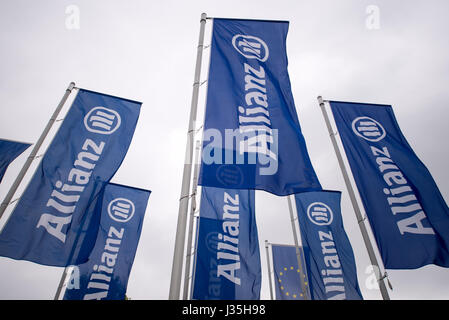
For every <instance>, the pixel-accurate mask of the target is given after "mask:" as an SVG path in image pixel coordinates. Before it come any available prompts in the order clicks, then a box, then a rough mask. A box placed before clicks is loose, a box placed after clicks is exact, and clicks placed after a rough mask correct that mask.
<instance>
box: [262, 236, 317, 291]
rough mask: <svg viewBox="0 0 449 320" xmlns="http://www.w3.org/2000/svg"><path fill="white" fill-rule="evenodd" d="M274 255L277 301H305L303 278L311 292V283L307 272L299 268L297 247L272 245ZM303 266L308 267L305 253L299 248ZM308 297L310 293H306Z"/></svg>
mask: <svg viewBox="0 0 449 320" xmlns="http://www.w3.org/2000/svg"><path fill="white" fill-rule="evenodd" d="M271 252H272V255H273V270H274V282H275V288H276V300H304V298H305V296H304V292H302V286H301V277H303V278H304V285H305V287H306V289H307V290H308V291H309V287H308V286H309V281H308V278H307V273H306V270H305V269H304V270H301V269H300V268H299V266H298V258H297V256H296V247H295V246H288V245H277V244H272V245H271ZM299 252H300V258H301V265H302V266H303V268H304V267H305V266H306V263H305V260H304V251H303V248H302V247H299ZM306 295H307V296H310V295H309V292H307V293H306Z"/></svg>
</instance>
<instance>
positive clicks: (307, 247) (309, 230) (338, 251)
mask: <svg viewBox="0 0 449 320" xmlns="http://www.w3.org/2000/svg"><path fill="white" fill-rule="evenodd" d="M295 200H296V208H297V213H298V223H299V225H300V230H301V239H302V246H303V247H304V252H306V254H305V260H306V263H307V266H308V267H307V274H308V277H309V282H310V288H311V296H312V299H313V300H361V299H363V297H362V293H361V292H360V288H359V284H358V280H357V270H356V264H355V258H354V253H353V251H352V247H351V243H350V242H349V239H348V236H347V235H346V232H345V230H344V227H343V220H342V217H341V209H340V201H341V192H339V191H316V192H304V193H298V194H296V195H295Z"/></svg>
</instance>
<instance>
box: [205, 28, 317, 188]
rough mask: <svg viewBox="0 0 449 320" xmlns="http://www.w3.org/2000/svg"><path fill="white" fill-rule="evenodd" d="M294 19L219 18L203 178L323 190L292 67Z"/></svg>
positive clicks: (228, 184)
mask: <svg viewBox="0 0 449 320" xmlns="http://www.w3.org/2000/svg"><path fill="white" fill-rule="evenodd" d="M287 31H288V22H284V21H279V22H268V21H249V20H226V19H214V27H213V35H212V48H211V58H210V59H211V60H210V61H211V62H210V72H209V80H208V92H207V105H206V113H205V122H204V134H203V139H204V143H203V152H202V164H201V172H200V176H199V184H200V185H202V186H209V187H218V188H226V189H259V190H265V191H268V192H271V193H273V194H276V195H287V194H292V193H295V192H302V191H310V190H321V185H320V183H319V181H318V178H317V176H316V174H315V171H314V169H313V167H312V164H311V162H310V159H309V155H308V153H307V148H306V144H305V141H304V137H303V135H302V133H301V128H300V125H299V121H298V116H297V114H296V108H295V104H294V101H293V96H292V93H291V87H290V79H289V76H288V71H287V55H286V38H287Z"/></svg>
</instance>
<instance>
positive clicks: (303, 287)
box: [287, 195, 309, 300]
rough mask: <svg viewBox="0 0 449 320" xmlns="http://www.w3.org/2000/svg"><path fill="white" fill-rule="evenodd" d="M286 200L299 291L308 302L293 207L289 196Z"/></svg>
mask: <svg viewBox="0 0 449 320" xmlns="http://www.w3.org/2000/svg"><path fill="white" fill-rule="evenodd" d="M287 200H288V210H289V211H290V220H291V222H292V231H293V239H294V240H295V249H296V258H297V259H298V266H299V269H300V270H301V272H300V273H299V277H300V280H301V290H302V292H303V293H304V300H308V299H309V298H308V295H307V288H306V284H305V283H304V275H305V274H306V273H305V271H306V270H305V269H304V268H305V266H303V265H302V263H301V252H300V251H299V243H298V235H297V234H296V227H295V216H294V213H293V205H292V199H291V196H290V195H289V196H287Z"/></svg>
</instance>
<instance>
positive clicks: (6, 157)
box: [0, 139, 31, 183]
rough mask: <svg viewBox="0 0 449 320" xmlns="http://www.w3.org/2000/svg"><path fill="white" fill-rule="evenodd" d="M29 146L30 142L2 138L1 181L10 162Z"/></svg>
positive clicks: (0, 155)
mask: <svg viewBox="0 0 449 320" xmlns="http://www.w3.org/2000/svg"><path fill="white" fill-rule="evenodd" d="M29 146H31V144H29V143H23V142H17V141H10V140H3V139H0V183H1V182H2V179H3V176H4V175H5V172H6V169H7V168H8V166H9V164H10V163H11V162H13V161H14V159H16V158H17V157H18V156H19V155H21V154H22V152H24V151H25V150H26V149H28V147H29Z"/></svg>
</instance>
